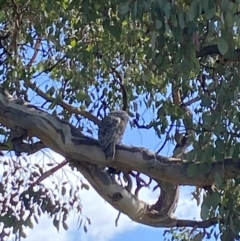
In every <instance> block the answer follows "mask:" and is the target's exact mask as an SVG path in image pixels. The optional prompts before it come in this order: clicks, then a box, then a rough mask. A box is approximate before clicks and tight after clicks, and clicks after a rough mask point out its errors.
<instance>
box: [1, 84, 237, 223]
mask: <svg viewBox="0 0 240 241" xmlns="http://www.w3.org/2000/svg"><path fill="white" fill-rule="evenodd" d="M0 123H1V124H2V125H4V126H6V127H8V128H13V127H16V126H17V127H19V128H21V129H22V130H25V132H26V134H27V135H28V136H30V137H31V136H36V137H38V138H39V139H40V140H41V141H42V142H43V144H44V145H46V146H48V147H49V148H51V149H52V150H53V151H55V152H57V153H59V154H61V155H63V156H64V157H65V158H66V159H67V160H68V161H69V162H70V164H71V165H72V166H73V167H76V168H77V169H78V170H79V171H81V173H82V174H83V175H84V176H85V178H87V180H88V181H89V182H90V183H91V184H92V186H93V188H94V189H95V190H96V191H97V192H98V193H99V194H100V195H101V196H102V197H103V198H104V199H106V200H107V201H108V202H109V203H110V204H111V205H112V206H114V207H115V208H117V209H118V210H119V211H121V212H123V213H125V214H127V215H128V216H129V217H130V218H131V219H133V220H135V221H137V222H140V223H143V224H147V225H150V226H158V227H174V226H175V225H177V223H178V222H180V223H181V220H178V219H176V218H175V217H172V212H173V211H174V209H175V206H174V205H175V204H176V199H174V197H176V196H177V195H176V191H177V189H178V188H175V190H174V188H173V187H174V185H176V186H177V185H181V184H188V185H194V186H203V185H211V184H212V183H213V182H214V177H215V173H219V175H220V176H221V177H222V178H223V179H228V178H232V177H234V175H235V174H240V163H239V162H238V163H237V162H234V161H233V160H232V159H231V158H229V159H226V160H224V161H222V162H219V163H217V162H216V163H211V164H209V165H208V166H207V167H206V169H208V170H209V171H208V173H205V174H203V173H200V172H198V173H196V175H194V176H193V177H188V176H187V168H188V167H189V165H191V164H192V163H191V161H190V160H188V162H187V161H184V162H183V161H181V160H180V159H177V158H167V157H164V156H160V155H156V154H154V153H151V152H150V151H148V150H147V149H145V148H140V147H129V146H123V145H121V146H118V147H117V152H116V157H115V160H113V161H109V160H106V159H105V156H104V153H103V152H102V150H101V148H100V146H99V143H98V141H97V140H95V139H92V138H90V137H86V136H84V135H83V134H82V133H81V132H80V131H79V129H77V128H75V127H73V126H72V125H71V124H69V123H68V122H66V121H62V120H59V119H57V118H56V117H54V116H52V115H50V114H48V113H47V112H44V111H42V110H40V109H38V108H36V107H34V106H33V105H31V104H29V103H26V102H21V101H19V100H18V99H14V98H13V97H12V96H11V95H10V94H9V93H8V92H7V91H5V90H4V89H3V88H0ZM196 165H204V164H203V163H199V164H196ZM206 165H207V164H206ZM109 166H110V167H114V168H117V169H119V170H123V171H125V172H126V173H127V172H129V171H132V170H135V171H137V172H141V173H143V174H145V175H147V176H149V177H151V178H153V179H155V180H156V181H158V183H159V185H160V188H162V190H163V195H162V197H161V202H162V203H161V205H162V206H160V205H159V204H157V210H156V209H155V208H154V205H153V206H150V205H149V204H147V203H145V202H143V201H141V200H139V199H138V198H137V197H136V196H134V195H133V194H131V193H130V192H129V191H128V190H127V189H126V188H124V187H122V186H120V185H118V184H117V183H116V182H115V180H114V179H112V178H111V176H109V175H108V174H107V173H106V172H104V171H103V170H102V168H101V167H109ZM173 173H174V175H173ZM165 182H169V185H167V183H165ZM172 195H173V196H172ZM174 195H175V196H174ZM182 222H185V223H184V224H185V226H189V225H190V224H191V225H192V223H193V222H194V221H191V220H190V221H189V223H188V222H187V220H183V221H182ZM196 223H199V222H198V221H196ZM191 225H190V226H191Z"/></svg>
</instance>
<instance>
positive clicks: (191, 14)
mask: <svg viewBox="0 0 240 241" xmlns="http://www.w3.org/2000/svg"><path fill="white" fill-rule="evenodd" d="M197 14H198V2H197V0H195V1H193V2H192V3H191V6H190V9H189V14H188V18H189V21H190V22H191V21H193V19H194V18H195V17H196V16H197Z"/></svg>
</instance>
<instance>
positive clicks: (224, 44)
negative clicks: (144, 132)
mask: <svg viewBox="0 0 240 241" xmlns="http://www.w3.org/2000/svg"><path fill="white" fill-rule="evenodd" d="M239 10H240V0H234V1H230V0H222V1H214V0H209V1H200V0H193V1H188V0H178V1H174V0H153V1H150V0H145V1H125V0H124V1H116V0H115V1H92V0H82V1H76V0H72V1H71V0H61V1H53V0H51V1H49V0H42V1H37V0H31V1H30V0H29V1H22V0H11V1H10V0H7V1H6V0H0V23H1V24H0V51H1V52H0V61H1V68H0V75H1V80H0V85H1V88H3V89H4V90H7V91H8V93H10V94H11V95H13V96H15V97H16V98H18V101H20V100H22V102H21V101H20V102H19V103H18V104H19V105H20V104H23V103H24V102H30V103H31V104H32V105H34V106H36V107H38V108H41V109H44V110H45V111H47V112H48V113H49V114H50V115H52V116H57V117H58V118H59V119H61V120H64V121H67V122H69V123H73V124H74V125H75V126H76V127H77V128H78V129H79V130H80V131H81V132H82V133H84V134H85V135H87V136H89V137H92V136H93V137H95V131H96V129H97V126H96V125H95V124H98V121H99V120H98V119H97V118H99V119H101V118H102V117H103V116H104V115H105V114H106V113H108V111H109V110H113V109H121V108H122V107H123V106H125V104H126V102H127V104H128V109H127V111H128V112H129V114H130V116H131V117H132V121H131V126H132V128H146V129H151V128H152V129H154V130H155V132H156V135H157V136H158V137H159V138H160V139H163V140H165V141H164V145H162V146H159V149H158V151H157V153H159V152H161V150H162V149H163V148H164V147H165V146H166V144H167V143H170V144H171V145H174V151H173V154H172V155H173V156H174V157H178V158H180V161H181V162H182V163H183V160H185V161H186V162H187V163H188V164H187V165H186V166H185V167H186V168H185V172H184V173H185V176H186V179H188V181H187V182H182V183H181V181H178V180H175V181H173V184H178V185H181V184H183V185H184V184H188V185H193V186H197V187H196V192H195V193H194V197H195V198H196V199H197V200H198V201H199V199H200V196H201V195H203V201H202V203H201V217H202V219H203V220H205V221H209V220H210V221H209V222H208V225H206V226H204V225H203V223H202V224H201V225H199V226H194V230H192V229H189V228H186V227H185V226H184V225H181V224H183V223H181V224H179V223H178V225H175V226H176V227H179V226H181V227H184V228H183V229H182V231H181V232H180V233H179V232H178V233H177V234H176V233H175V234H174V235H176V236H175V239H176V240H183V239H184V238H185V239H186V240H189V239H188V236H189V235H190V236H191V238H192V240H201V239H203V237H209V236H211V235H215V237H217V233H216V231H214V229H208V230H205V229H203V228H206V227H211V225H215V224H217V223H219V228H220V233H219V235H220V237H221V239H222V240H229V237H230V238H231V239H237V238H238V237H239V236H238V233H239V231H240V224H239V222H238V219H239V212H240V206H239V202H238V201H239V198H240V197H239V186H238V182H239V178H238V177H237V175H236V176H234V173H235V170H236V174H238V171H239V164H238V160H239V149H240V143H239V127H240V122H239V119H240V112H239V88H240V84H239V83H240V81H239V75H240V74H239V69H240V68H239V67H240V66H239V60H240V46H239V45H240V38H239V29H238V28H239V25H240V12H239ZM3 89H1V90H3ZM1 95H2V96H5V97H6V93H5V92H3V91H1ZM9 106H10V105H9ZM0 107H1V108H2V109H3V107H4V104H3V102H1V101H0ZM124 108H126V106H125V107H124ZM10 109H11V108H10V107H9V112H10ZM142 109H151V110H152V111H153V112H154V113H155V117H154V119H152V120H151V121H150V122H149V123H146V122H145V121H144V119H143V118H142V113H141V110H142ZM6 113H7V111H5V112H0V114H1V115H0V123H1V128H0V134H1V137H2V138H1V145H0V147H1V148H0V149H1V150H3V151H6V150H11V151H15V153H16V154H17V155H20V154H21V153H24V152H27V153H28V154H31V153H34V152H35V151H37V150H40V149H42V148H46V147H50V146H48V144H47V143H48V142H46V140H44V139H41V138H40V137H39V136H38V135H36V137H38V139H37V138H35V137H34V138H30V137H32V136H34V135H24V143H25V144H24V145H25V146H24V145H23V143H22V142H17V140H18V141H19V138H16V135H15V134H14V133H15V132H18V133H19V129H18V128H21V129H24V128H23V127H22V125H20V124H19V123H18V122H17V120H15V118H12V121H9V125H8V124H6V122H4V121H3V120H5V119H4V118H6V116H7V114H6ZM96 117H97V118H96ZM28 118H31V116H26V122H27V121H28V120H29V119H28ZM13 127H14V128H13ZM16 128H17V130H16ZM36 128H37V127H36ZM25 131H27V134H28V133H30V132H28V130H25ZM18 137H19V136H18ZM39 139H40V140H39ZM21 141H22V139H21ZM29 143H32V144H31V145H33V143H35V147H36V149H34V148H33V147H31V148H30V149H29V147H28V145H27V144H29ZM89 148H91V145H90V147H89ZM56 150H57V147H55V151H56ZM4 154H5V152H4ZM60 154H63V153H60ZM227 157H231V160H230V159H228V160H227V161H228V162H227V165H229V166H231V167H232V169H231V175H230V174H229V173H228V174H229V176H228V175H226V173H224V171H225V170H226V169H227V168H226V169H225V166H224V165H225V164H224V162H222V160H224V159H226V158H227ZM66 159H68V157H67V156H66ZM24 161H25V164H23V162H22V160H20V161H19V162H13V160H9V161H7V162H6V160H5V159H4V160H3V161H2V162H1V164H2V167H3V169H4V168H5V166H8V167H9V168H6V171H4V172H3V175H2V181H1V183H0V184H1V185H0V192H1V196H2V197H1V201H0V202H1V205H2V207H3V208H2V211H1V215H0V222H2V223H3V224H4V230H7V228H9V227H12V228H13V229H12V232H13V233H18V234H19V235H20V236H23V237H24V236H25V234H24V229H23V225H25V226H29V227H32V226H33V223H32V220H33V218H34V219H35V222H37V220H38V217H39V216H40V213H41V212H48V213H49V214H50V215H51V217H52V218H53V224H54V225H55V226H56V227H57V228H59V225H60V222H61V223H62V224H63V226H64V228H66V229H67V223H66V219H67V214H68V212H69V211H71V210H76V209H77V210H78V211H79V212H80V213H81V204H80V201H79V196H78V195H79V192H78V191H79V189H80V188H81V187H86V185H85V184H84V183H81V185H80V186H75V187H73V188H72V189H71V190H70V194H69V197H68V204H67V205H65V204H64V203H63V202H61V198H60V197H61V196H64V195H65V194H66V190H65V188H64V184H63V185H62V188H61V189H60V188H57V187H56V189H57V190H58V195H56V194H55V193H54V189H47V188H46V187H44V186H43V185H40V184H39V183H40V181H41V180H42V179H44V178H46V177H48V176H49V174H51V173H53V172H54V171H56V169H59V168H60V167H62V166H63V165H65V164H66V163H65V162H64V163H62V164H60V165H59V166H58V167H57V168H56V169H51V173H46V172H45V171H44V170H45V169H43V167H42V166H41V165H40V164H39V165H30V164H29V163H28V161H27V160H25V159H24ZM184 163H185V162H184ZM215 163H217V165H218V164H219V165H220V166H221V167H222V168H221V169H220V170H221V171H219V172H216V173H213V172H212V170H213V169H214V168H213V165H215ZM52 165H53V164H52ZM72 165H73V164H72ZM89 165H90V164H89ZM176 165H179V164H178V163H177V164H176ZM105 166H106V165H105ZM10 167H11V168H10ZM26 168H27V169H26ZM169 168H172V166H170V167H169ZM35 169H36V170H35ZM86 170H90V169H86ZM214 170H215V169H214ZM24 171H25V172H26V173H28V174H27V175H28V178H23V173H22V172H24ZM128 171H129V170H128ZM89 172H90V171H89ZM199 173H200V174H202V176H203V178H205V179H207V178H210V177H209V175H212V179H211V180H212V182H211V181H206V182H205V181H203V182H201V183H202V184H201V185H200V184H198V185H197V184H196V181H194V180H193V179H194V178H196V176H198V175H200V174H199ZM145 174H146V173H145ZM183 175H184V174H183ZM37 178H40V179H38V180H39V182H38V183H36V180H37ZM86 178H87V177H86ZM135 178H137V177H136V176H135ZM152 178H153V177H152ZM159 178H160V179H161V177H160V176H159ZM230 178H231V179H230ZM153 179H154V178H153ZM203 180H204V179H203ZM209 180H210V179H209ZM155 181H156V179H155ZM163 181H166V179H164V180H163ZM157 183H158V184H159V185H160V181H159V182H157ZM199 183H200V181H199ZM206 183H207V185H206ZM23 184H24V185H23ZM33 184H36V185H38V189H37V190H38V191H36V190H35V191H34V189H33V186H34V185H33ZM23 186H25V187H28V189H26V190H25V189H24V188H23ZM200 188H203V191H202V192H200ZM10 189H11V191H9V190H10ZM166 190H167V189H166ZM174 190H176V189H174ZM26 192H27V193H28V195H29V198H26V195H25V194H26ZM9 194H10V199H9V200H8V199H7V196H8V195H9ZM167 194H168V192H167ZM167 194H165V195H167ZM174 195H175V196H174ZM174 195H173V196H174V197H175V198H176V195H177V194H176V193H174ZM15 196H17V198H18V201H14V197H15ZM52 196H54V200H55V201H54V202H53V201H52ZM174 200H175V201H174V202H177V199H174ZM7 201H9V202H10V203H11V204H12V205H13V206H14V204H18V205H20V206H19V207H18V208H16V209H14V208H10V207H8V206H7V205H6V202H7ZM158 201H159V200H158ZM14 202H16V203H14ZM33 204H34V205H35V206H34V205H33ZM21 205H22V206H21ZM156 207H158V208H159V206H156ZM169 210H171V212H172V211H174V208H173V207H172V206H171V209H169ZM21 211H24V212H22V213H21ZM25 211H29V212H30V214H29V216H28V217H27V218H23V217H25V216H24V215H26V212H25ZM16 213H18V215H16ZM59 213H61V215H62V216H61V219H60V221H59V220H58V219H57V214H59ZM213 220H214V221H213ZM13 222H14V225H13V224H12V223H13ZM89 222H90V221H89ZM186 226H189V225H186ZM190 226H191V225H190ZM196 227H197V228H199V229H197V230H195V229H196ZM85 229H86V226H85ZM209 230H210V231H209ZM193 231H194V232H193ZM4 232H5V231H4ZM4 232H3V234H4V235H5V234H6V237H7V236H8V234H7V233H4Z"/></svg>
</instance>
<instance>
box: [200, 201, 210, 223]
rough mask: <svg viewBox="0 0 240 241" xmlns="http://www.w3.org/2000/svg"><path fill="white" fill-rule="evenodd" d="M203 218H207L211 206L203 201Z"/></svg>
mask: <svg viewBox="0 0 240 241" xmlns="http://www.w3.org/2000/svg"><path fill="white" fill-rule="evenodd" d="M200 215H201V219H203V220H206V219H207V218H208V215H209V208H208V207H207V206H206V205H205V204H204V203H203V204H202V207H201V213H200Z"/></svg>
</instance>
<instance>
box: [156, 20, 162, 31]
mask: <svg viewBox="0 0 240 241" xmlns="http://www.w3.org/2000/svg"><path fill="white" fill-rule="evenodd" d="M161 27H162V21H161V20H159V19H157V20H156V28H157V29H160V28H161Z"/></svg>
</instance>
